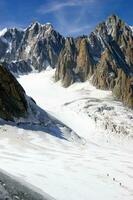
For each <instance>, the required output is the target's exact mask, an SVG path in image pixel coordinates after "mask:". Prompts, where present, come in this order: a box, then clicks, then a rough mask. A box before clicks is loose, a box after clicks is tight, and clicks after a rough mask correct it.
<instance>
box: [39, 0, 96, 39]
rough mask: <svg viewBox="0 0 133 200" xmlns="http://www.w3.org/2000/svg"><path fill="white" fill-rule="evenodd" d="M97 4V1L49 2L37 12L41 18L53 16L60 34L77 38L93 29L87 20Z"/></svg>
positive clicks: (63, 0) (62, 0)
mask: <svg viewBox="0 0 133 200" xmlns="http://www.w3.org/2000/svg"><path fill="white" fill-rule="evenodd" d="M95 2H97V0H67V1H66V0H54V1H53V0H49V1H47V2H45V4H43V5H40V7H39V8H38V9H37V10H36V12H37V13H38V14H39V15H40V16H43V15H45V16H46V17H47V16H52V17H53V18H54V23H55V24H56V28H57V30H58V31H59V32H60V33H62V34H64V35H65V36H66V35H69V36H71V35H73V36H74V35H75V36H76V35H79V34H86V33H88V32H90V30H91V29H92V24H90V23H89V22H88V21H87V20H88V19H87V18H88V13H89V12H90V10H91V8H92V6H94V5H95Z"/></svg>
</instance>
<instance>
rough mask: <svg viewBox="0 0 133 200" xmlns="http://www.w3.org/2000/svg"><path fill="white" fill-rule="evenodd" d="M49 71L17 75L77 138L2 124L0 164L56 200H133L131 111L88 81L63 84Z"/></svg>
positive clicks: (28, 92)
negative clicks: (62, 136) (67, 137)
mask: <svg viewBox="0 0 133 200" xmlns="http://www.w3.org/2000/svg"><path fill="white" fill-rule="evenodd" d="M53 74H54V70H50V71H45V72H41V73H39V74H38V73H33V74H29V75H26V76H22V77H20V78H19V79H18V80H19V82H20V83H21V84H22V86H23V87H24V88H25V90H26V92H27V94H28V95H31V96H32V97H33V98H34V99H35V101H36V102H37V103H38V104H39V106H41V107H42V108H43V109H45V110H47V111H48V112H49V113H50V114H52V115H53V116H54V117H56V118H57V119H58V120H60V121H61V122H63V123H64V124H66V125H67V126H68V127H70V128H71V129H72V130H73V131H74V132H76V134H77V136H78V135H79V136H80V137H78V140H77V139H76V140H75V135H74V138H73V140H70V141H68V140H66V139H63V138H60V137H55V136H54V135H50V134H49V133H45V132H42V131H41V130H40V131H39V130H38V131H34V130H25V129H22V128H18V127H15V126H14V127H13V126H10V125H2V126H1V127H0V133H1V134H0V160H1V162H0V168H1V169H4V170H6V171H7V172H9V173H11V174H13V175H16V176H17V177H19V178H21V179H23V180H25V181H27V182H29V183H31V184H33V185H34V186H36V187H38V188H39V189H41V190H42V191H45V192H46V193H48V194H50V195H51V196H53V197H54V198H55V199H57V200H68V199H69V200H88V199H91V200H104V199H108V200H127V199H128V200H132V199H133V176H132V174H133V140H132V134H133V127H132V124H133V112H132V111H131V110H129V109H127V108H124V107H123V106H122V104H121V103H120V102H117V101H115V100H114V99H113V97H112V95H111V92H110V91H109V92H108V91H100V90H97V89H95V88H94V87H93V86H91V84H90V83H89V82H86V83H76V84H74V85H72V86H71V87H69V88H67V89H66V88H62V87H61V85H60V82H58V83H54V81H53ZM64 128H65V127H64ZM76 138H77V137H76ZM83 138H84V139H83Z"/></svg>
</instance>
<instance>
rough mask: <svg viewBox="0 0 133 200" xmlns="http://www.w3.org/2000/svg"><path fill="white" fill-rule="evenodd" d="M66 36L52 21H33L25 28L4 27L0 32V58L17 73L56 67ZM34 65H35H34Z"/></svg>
mask: <svg viewBox="0 0 133 200" xmlns="http://www.w3.org/2000/svg"><path fill="white" fill-rule="evenodd" d="M63 44H64V38H63V36H61V35H60V34H59V33H58V32H56V31H55V30H54V29H53V27H52V25H51V24H50V23H47V24H45V25H42V24H40V23H38V22H33V23H32V24H31V25H30V26H29V27H28V28H26V29H25V30H19V29H16V28H13V29H4V30H2V31H1V32H0V46H1V49H0V60H1V61H2V62H5V64H6V63H7V65H8V68H9V69H10V70H11V71H13V72H16V73H19V72H20V73H22V72H23V73H28V72H30V71H31V70H32V69H33V68H34V69H37V70H38V71H40V70H42V69H45V68H46V67H47V66H49V65H50V66H52V67H55V65H56V64H57V60H58V56H59V53H60V50H61V48H62V46H63ZM32 66H33V67H32Z"/></svg>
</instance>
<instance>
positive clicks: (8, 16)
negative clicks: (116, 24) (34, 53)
mask: <svg viewBox="0 0 133 200" xmlns="http://www.w3.org/2000/svg"><path fill="white" fill-rule="evenodd" d="M111 14H117V15H118V16H119V17H120V18H122V19H123V20H124V21H125V22H126V23H128V24H129V25H133V21H132V20H133V0H0V29H2V28H4V27H20V28H25V27H27V26H29V25H30V24H31V23H32V22H33V21H39V22H40V23H42V24H45V23H47V22H50V23H51V24H52V25H53V26H54V28H55V30H57V31H58V32H60V33H61V34H62V35H64V36H78V35H83V34H89V33H90V32H91V31H93V29H94V28H95V26H96V25H97V24H98V23H100V22H102V21H104V20H105V19H106V18H107V17H108V16H110V15H111Z"/></svg>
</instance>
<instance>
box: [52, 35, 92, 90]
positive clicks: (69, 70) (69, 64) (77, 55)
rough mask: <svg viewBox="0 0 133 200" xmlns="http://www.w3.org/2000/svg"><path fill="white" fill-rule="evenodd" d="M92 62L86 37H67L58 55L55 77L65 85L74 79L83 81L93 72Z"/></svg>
mask: <svg viewBox="0 0 133 200" xmlns="http://www.w3.org/2000/svg"><path fill="white" fill-rule="evenodd" d="M94 64H95V62H94V59H93V57H92V56H91V54H90V53H89V44H88V41H87V38H86V37H80V38H77V39H73V38H67V39H66V41H65V46H64V48H63V49H62V51H61V53H60V56H59V60H58V66H57V68H56V72H55V79H56V81H57V80H62V82H63V85H64V86H65V87H67V86H69V85H71V84H72V83H73V82H74V81H76V80H80V81H85V80H87V78H88V77H89V76H91V75H92V74H93V71H94Z"/></svg>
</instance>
